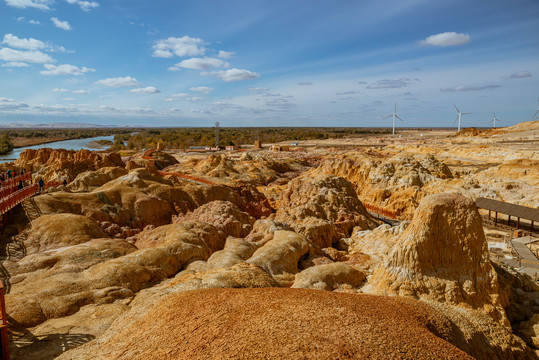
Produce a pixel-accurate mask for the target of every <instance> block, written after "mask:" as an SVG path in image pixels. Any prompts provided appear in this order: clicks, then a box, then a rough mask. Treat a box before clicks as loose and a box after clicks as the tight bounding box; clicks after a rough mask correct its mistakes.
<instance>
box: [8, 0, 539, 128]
mask: <svg viewBox="0 0 539 360" xmlns="http://www.w3.org/2000/svg"><path fill="white" fill-rule="evenodd" d="M538 35H539V1H537V0H512V1H505V0H490V1H484V0H477V1H426V0H410V1H386V0H382V1H380V0H378V1H358V0H355V1H348V0H340V1H328V0H325V1H321V0H308V1H307V0H287V1H281V0H273V1H266V0H242V1H239V0H212V1H210V0H182V1H168V0H155V1H141V0H107V1H104V0H96V1H85V0H0V125H1V124H7V123H15V122H16V123H24V122H31V123H52V122H84V123H93V124H100V125H122V126H123V125H133V126H212V124H213V123H214V122H215V121H220V122H221V126H360V127H363V126H388V127H389V126H391V120H390V119H385V120H384V118H385V117H386V116H387V115H390V114H391V113H392V112H393V107H394V104H395V103H397V104H398V105H397V113H398V114H399V115H400V117H401V118H402V119H404V122H403V123H402V124H401V125H403V126H427V127H430V126H432V127H447V126H453V122H454V120H455V117H456V115H457V113H456V110H455V109H454V107H453V104H454V103H455V104H457V106H458V107H459V108H460V109H461V111H463V112H471V113H472V114H471V115H466V116H464V117H463V126H489V120H490V119H492V116H493V112H496V116H497V118H499V119H501V120H502V123H501V124H499V125H505V126H507V125H513V124H516V123H519V122H522V121H529V120H530V119H531V116H532V115H533V113H534V112H535V111H536V110H537V109H538V108H539V104H538V96H539V36H538Z"/></svg>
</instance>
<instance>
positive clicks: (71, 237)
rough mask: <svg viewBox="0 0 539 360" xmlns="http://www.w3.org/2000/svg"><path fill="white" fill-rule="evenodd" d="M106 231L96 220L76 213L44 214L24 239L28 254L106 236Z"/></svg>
mask: <svg viewBox="0 0 539 360" xmlns="http://www.w3.org/2000/svg"><path fill="white" fill-rule="evenodd" d="M104 237H106V235H105V233H104V232H103V231H102V230H101V227H100V226H99V224H98V223H96V222H95V221H92V220H90V219H88V218H87V217H86V216H82V215H74V214H54V215H43V216H41V217H39V218H37V219H36V220H34V221H33V222H32V224H31V229H30V230H27V238H26V240H25V241H24V245H25V246H26V252H27V253H28V254H33V253H38V252H44V251H47V250H52V249H56V248H61V247H65V246H72V245H77V244H81V243H84V242H87V241H89V240H90V239H97V238H104Z"/></svg>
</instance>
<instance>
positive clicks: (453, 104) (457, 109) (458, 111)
mask: <svg viewBox="0 0 539 360" xmlns="http://www.w3.org/2000/svg"><path fill="white" fill-rule="evenodd" d="M453 106H454V107H455V109H457V111H458V112H460V110H459V108H458V107H457V105H455V104H453Z"/></svg>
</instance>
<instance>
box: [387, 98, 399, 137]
mask: <svg viewBox="0 0 539 360" xmlns="http://www.w3.org/2000/svg"><path fill="white" fill-rule="evenodd" d="M390 117H392V118H393V135H395V118H397V119H399V120H400V121H403V120H402V119H401V118H400V117H399V115H397V103H395V110H394V111H393V114H391V115H389V116H386V117H385V118H384V120H385V119H387V118H390Z"/></svg>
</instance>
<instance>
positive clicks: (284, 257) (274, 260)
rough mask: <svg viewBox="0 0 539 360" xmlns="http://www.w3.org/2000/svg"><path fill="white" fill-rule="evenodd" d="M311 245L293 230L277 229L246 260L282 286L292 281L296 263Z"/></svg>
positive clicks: (296, 266)
mask: <svg viewBox="0 0 539 360" xmlns="http://www.w3.org/2000/svg"><path fill="white" fill-rule="evenodd" d="M310 249H311V246H310V244H309V242H308V241H307V240H305V238H304V237H303V236H301V235H299V234H297V233H295V232H292V231H285V230H279V231H277V232H275V235H274V236H273V239H271V240H270V241H268V242H267V243H266V244H265V245H264V246H262V247H261V248H259V249H258V250H256V251H255V252H254V253H253V256H251V258H250V259H249V260H248V261H247V262H248V263H249V264H255V265H258V266H260V267H261V268H262V269H264V270H265V271H266V272H268V273H269V274H271V275H272V276H273V277H274V278H275V279H276V280H277V281H278V282H279V283H280V284H281V285H282V286H289V285H291V284H292V283H293V282H294V275H295V274H296V273H297V272H298V271H299V270H298V264H299V262H300V260H301V258H302V257H304V256H306V255H307V254H308V253H309V250H310Z"/></svg>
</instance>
